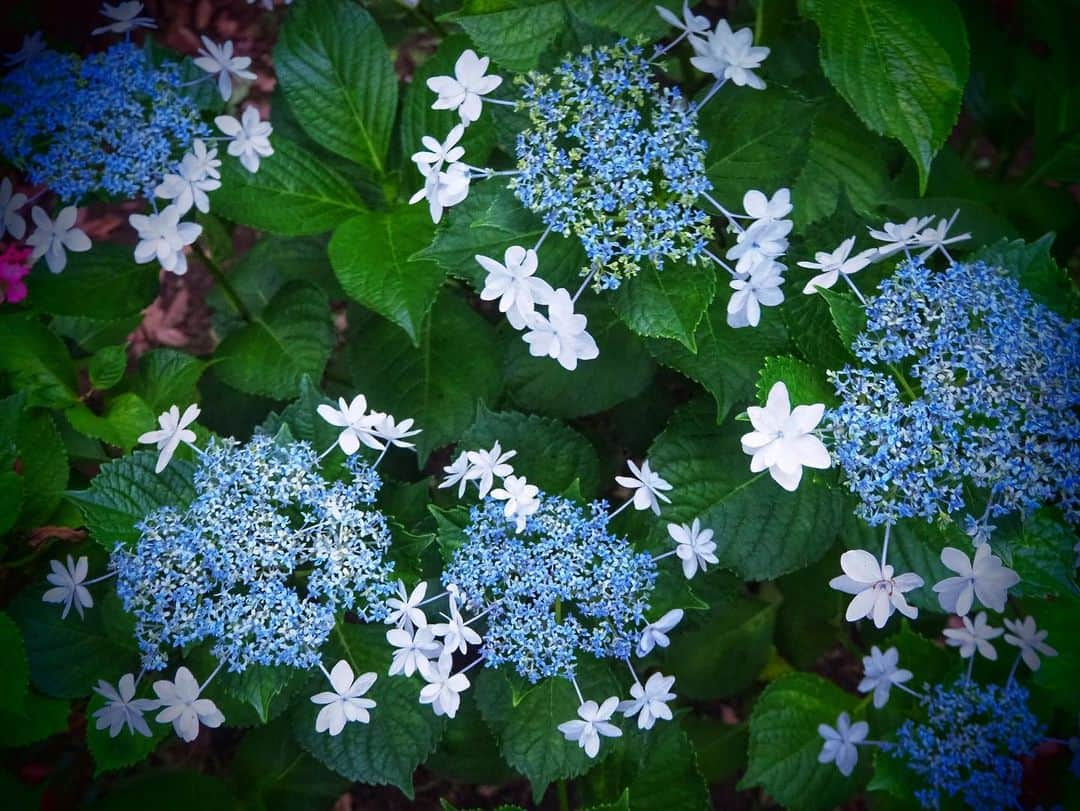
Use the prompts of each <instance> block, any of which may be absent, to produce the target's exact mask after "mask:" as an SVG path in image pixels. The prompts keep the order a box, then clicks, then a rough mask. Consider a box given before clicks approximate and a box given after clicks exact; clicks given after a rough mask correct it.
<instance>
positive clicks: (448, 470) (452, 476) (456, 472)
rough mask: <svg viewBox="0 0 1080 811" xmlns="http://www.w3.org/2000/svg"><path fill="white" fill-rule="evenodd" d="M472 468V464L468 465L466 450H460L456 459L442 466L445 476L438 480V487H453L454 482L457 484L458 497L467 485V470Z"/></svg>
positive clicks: (463, 493)
mask: <svg viewBox="0 0 1080 811" xmlns="http://www.w3.org/2000/svg"><path fill="white" fill-rule="evenodd" d="M470 470H472V466H471V465H469V454H468V452H467V451H462V452H461V453H459V454H458V457H457V459H455V460H454V461H453V462H451V463H450V464H449V465H446V466H445V467H444V468H443V473H445V474H446V476H444V477H443V480H442V481H441V482H439V488H440V489H442V488H446V487H453V486H454V485H455V484H456V485H457V486H458V493H457V494H458V498H461V497H462V496H463V495H465V488H466V487H468V486H469V478H468V474H469V471H470Z"/></svg>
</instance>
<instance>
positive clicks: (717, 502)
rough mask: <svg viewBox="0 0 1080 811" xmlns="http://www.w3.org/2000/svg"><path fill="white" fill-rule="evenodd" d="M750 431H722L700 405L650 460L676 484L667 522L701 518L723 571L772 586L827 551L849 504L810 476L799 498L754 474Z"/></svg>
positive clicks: (680, 419) (685, 414) (683, 413)
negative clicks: (745, 447) (747, 442)
mask: <svg viewBox="0 0 1080 811" xmlns="http://www.w3.org/2000/svg"><path fill="white" fill-rule="evenodd" d="M746 432H747V428H746V426H745V425H744V424H738V423H731V424H728V425H725V426H721V427H717V425H716V423H715V422H714V420H713V419H712V413H711V409H710V408H709V407H708V405H707V404H706V403H705V402H704V401H702V400H696V401H694V402H692V403H690V404H688V405H687V406H684V407H683V408H682V409H681V410H680V411H679V412H677V413H676V415H675V416H674V417H673V418H672V420H671V422H670V423H669V424H668V427H667V429H666V430H665V431H664V432H663V433H662V434H660V436H658V437H657V438H656V440H655V441H654V442H653V445H652V447H651V448H650V449H649V461H650V462H651V464H652V466H653V468H654V469H655V470H657V471H658V472H659V474H660V475H661V476H663V477H664V478H665V479H666V480H667V481H669V482H670V483H671V484H672V490H671V493H670V495H671V504H670V506H665V508H664V516H665V518H666V519H667V520H669V521H676V522H687V523H688V522H690V521H691V520H693V519H694V518H700V519H701V523H702V525H703V526H706V527H709V528H710V529H712V530H713V531H714V532H715V540H716V543H717V550H716V555H717V557H718V558H719V559H720V565H721V566H723V567H725V568H728V569H731V570H732V571H734V572H736V573H737V574H738V575H739V576H740V577H742V578H743V579H745V580H772V579H773V578H776V577H778V576H780V575H782V574H785V573H786V572H790V571H794V570H795V569H799V568H802V567H804V566H808V565H809V564H811V563H813V562H814V561H815V560H817V559H818V558H820V557H821V556H822V555H824V554H825V552H826V551H828V549H829V547H830V546H832V543H833V541H834V540H835V538H836V532H837V529H836V528H837V527H838V526H839V523H840V520H841V518H842V517H843V515H844V508H845V504H844V499H843V498H842V497H841V496H840V495H839V494H833V493H832V492H831V491H830V490H829V489H828V488H827V487H825V486H823V485H821V484H817V483H815V482H813V481H812V480H811V476H810V472H809V471H804V479H803V482H802V484H801V485H800V486H799V489H798V490H796V491H795V492H794V493H789V492H787V491H785V490H784V489H782V488H781V487H780V486H779V485H778V484H776V483H775V482H774V481H772V479H771V478H769V476H768V474H767V473H761V474H758V475H756V476H755V475H754V474H752V473H750V464H749V457H748V456H746V454H744V453H743V452H742V449H741V446H740V443H739V437H740V436H741V435H742V434H745V433H746ZM704 576H707V575H704Z"/></svg>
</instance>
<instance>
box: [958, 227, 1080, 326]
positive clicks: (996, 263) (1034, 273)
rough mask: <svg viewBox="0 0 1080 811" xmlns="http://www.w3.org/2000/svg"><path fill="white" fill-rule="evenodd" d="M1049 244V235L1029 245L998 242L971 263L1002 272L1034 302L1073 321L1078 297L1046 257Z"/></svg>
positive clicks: (1063, 273) (1079, 308)
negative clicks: (983, 264)
mask: <svg viewBox="0 0 1080 811" xmlns="http://www.w3.org/2000/svg"><path fill="white" fill-rule="evenodd" d="M1053 242H1054V235H1053V234H1046V235H1045V236H1043V237H1040V238H1039V239H1038V240H1036V241H1035V242H1030V243H1028V242H1024V241H1023V240H1020V239H1016V240H1012V241H1009V240H1007V239H1001V240H999V241H997V242H995V243H994V244H992V245H987V246H986V247H985V248H983V249H982V250H981V251H978V252H977V253H975V254H974V255H973V256H972V257H971V261H973V262H986V264H988V265H991V266H993V267H1000V268H1004V269H1006V270H1007V271H1009V273H1010V274H1011V275H1012V276H1014V277H1015V278H1016V279H1018V280H1019V282H1020V284H1021V285H1022V286H1023V287H1024V289H1026V290H1027V291H1028V292H1029V293H1031V296H1032V298H1034V299H1035V300H1036V301H1037V302H1039V303H1040V304H1043V305H1045V306H1047V307H1049V308H1050V309H1051V310H1053V311H1054V312H1056V313H1058V314H1059V315H1061V316H1063V317H1065V318H1076V317H1077V314H1080V293H1078V292H1077V289H1076V285H1075V284H1074V283H1073V282H1072V280H1071V279H1070V278H1069V274H1068V273H1067V272H1066V271H1065V270H1064V269H1063V268H1061V267H1059V266H1058V264H1057V262H1055V261H1054V258H1053V257H1052V256H1051V255H1050V247H1051V245H1053Z"/></svg>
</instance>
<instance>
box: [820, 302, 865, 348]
mask: <svg viewBox="0 0 1080 811" xmlns="http://www.w3.org/2000/svg"><path fill="white" fill-rule="evenodd" d="M817 292H818V295H819V296H821V297H822V298H823V299H825V301H826V302H828V304H829V314H830V315H831V316H832V320H833V326H835V327H836V334H837V335H838V336H839V338H840V341H841V343H843V344H844V346H847V347H850V346H851V345H852V344H853V343H854V342H855V338H856V337H858V335H859V333H860V332H862V331H863V330H864V329H865V328H866V309H865V308H864V307H863V306H862V305H861V304H859V302H858V300H857V299H856V298H855V297H854V296H849V295H848V294H847V293H837V292H836V291H835V290H823V289H821V288H820V287H819V288H818V291H817Z"/></svg>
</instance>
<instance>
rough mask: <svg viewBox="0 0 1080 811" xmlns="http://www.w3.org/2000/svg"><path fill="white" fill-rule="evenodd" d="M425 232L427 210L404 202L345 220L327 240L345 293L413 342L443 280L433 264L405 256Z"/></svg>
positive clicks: (428, 235) (419, 244)
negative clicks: (403, 205)
mask: <svg viewBox="0 0 1080 811" xmlns="http://www.w3.org/2000/svg"><path fill="white" fill-rule="evenodd" d="M431 233H432V226H431V219H430V217H428V212H427V210H426V209H425V208H424V207H422V206H421V207H416V206H409V207H404V208H398V209H395V210H394V211H389V212H385V213H384V212H372V213H371V214H365V215H363V216H360V217H354V218H353V219H351V220H347V221H346V222H344V223H342V224H341V225H339V226H338V227H337V229H336V230H335V231H334V236H333V238H332V239H331V240H330V263H331V264H332V265H333V267H334V272H335V273H336V274H337V277H338V280H339V281H340V282H341V286H342V287H343V288H345V292H346V293H348V294H349V296H351V297H352V298H354V299H356V300H357V301H359V302H360V303H361V304H363V305H364V306H365V307H367V308H368V309H369V310H374V311H375V312H377V313H378V314H379V315H381V316H383V317H384V318H387V319H389V320H390V321H393V322H394V323H395V324H397V325H398V326H399V327H401V328H402V329H403V330H405V333H406V334H407V335H408V336H409V338H410V340H412V342H413V345H414V346H418V345H419V343H420V330H421V327H422V326H423V322H424V318H425V317H426V316H427V314H428V311H429V310H430V309H431V305H432V303H434V301H435V296H436V295H437V294H438V292H439V287H441V286H442V283H443V280H444V279H445V278H446V272H445V271H444V270H443V269H442V268H441V267H440V266H439V265H438V264H437V263H435V262H433V261H431V260H429V259H427V260H425V259H413V258H411V257H412V255H413V254H414V253H416V251H418V250H419V249H420V248H421V247H423V246H425V245H427V244H428V243H429V242H430V241H431Z"/></svg>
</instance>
